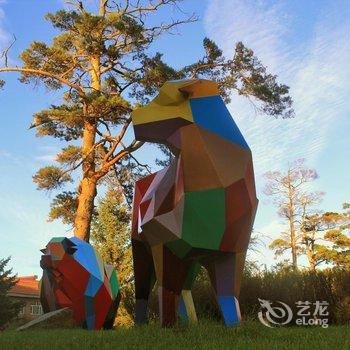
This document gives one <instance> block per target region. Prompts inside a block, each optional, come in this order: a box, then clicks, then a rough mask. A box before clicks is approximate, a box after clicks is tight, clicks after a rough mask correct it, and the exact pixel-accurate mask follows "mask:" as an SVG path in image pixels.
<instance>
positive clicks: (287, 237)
mask: <svg viewBox="0 0 350 350" xmlns="http://www.w3.org/2000/svg"><path fill="white" fill-rule="evenodd" d="M264 176H265V178H266V180H267V182H266V185H265V189H264V193H265V194H266V195H268V196H272V197H273V199H274V204H275V205H276V206H277V208H278V214H279V216H280V217H281V218H283V219H284V221H285V222H286V223H287V230H286V231H285V232H281V233H280V238H277V239H275V240H274V241H273V242H272V243H271V244H270V248H271V249H273V250H274V251H275V254H276V255H281V254H283V253H284V252H285V251H287V250H290V251H291V256H292V266H293V268H294V269H297V268H298V255H299V254H301V253H302V252H303V248H304V247H303V246H302V244H303V237H304V239H305V232H303V230H302V227H303V222H304V221H305V220H306V218H307V216H308V215H309V214H310V211H311V210H312V209H313V206H314V205H315V204H317V203H319V202H320V200H321V198H322V196H323V193H322V192H312V191H310V190H309V184H310V182H312V181H314V180H315V179H316V178H317V177H318V176H317V172H316V170H314V169H308V168H306V167H304V159H299V160H297V161H295V162H293V163H290V164H288V168H287V170H286V171H285V172H280V171H269V172H267V173H265V175H264Z"/></svg>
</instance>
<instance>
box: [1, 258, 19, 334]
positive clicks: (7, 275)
mask: <svg viewBox="0 0 350 350" xmlns="http://www.w3.org/2000/svg"><path fill="white" fill-rule="evenodd" d="M9 261H10V258H7V259H0V329H1V328H3V327H5V326H6V325H7V324H8V323H9V322H10V321H12V320H13V319H14V318H16V317H17V316H18V314H19V311H20V309H21V307H22V302H21V301H18V300H15V299H13V298H10V297H8V296H7V293H8V292H9V291H10V289H11V288H12V287H13V286H14V285H15V284H16V283H17V276H16V275H12V269H6V266H7V264H8V262H9Z"/></svg>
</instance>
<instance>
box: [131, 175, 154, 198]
mask: <svg viewBox="0 0 350 350" xmlns="http://www.w3.org/2000/svg"><path fill="white" fill-rule="evenodd" d="M156 175H157V173H153V174H151V175H148V176H146V177H144V178H142V179H141V180H139V181H137V182H136V186H137V187H138V189H139V190H140V194H141V196H144V194H145V193H146V192H147V190H148V188H149V186H150V185H151V183H152V181H153V179H154V177H155V176H156Z"/></svg>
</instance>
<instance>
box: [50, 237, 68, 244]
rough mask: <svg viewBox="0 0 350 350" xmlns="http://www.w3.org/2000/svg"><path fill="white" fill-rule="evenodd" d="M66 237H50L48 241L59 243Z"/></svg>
mask: <svg viewBox="0 0 350 350" xmlns="http://www.w3.org/2000/svg"><path fill="white" fill-rule="evenodd" d="M65 238H66V237H53V238H51V239H50V242H49V243H60V242H62V241H63V240H64V239H65Z"/></svg>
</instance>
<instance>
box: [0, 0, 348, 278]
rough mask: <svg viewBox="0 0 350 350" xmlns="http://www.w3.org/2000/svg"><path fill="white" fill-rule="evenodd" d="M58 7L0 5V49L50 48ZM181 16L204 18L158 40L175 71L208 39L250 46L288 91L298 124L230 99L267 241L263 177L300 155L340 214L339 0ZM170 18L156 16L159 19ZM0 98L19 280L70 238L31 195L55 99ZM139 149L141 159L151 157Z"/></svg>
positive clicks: (344, 125) (0, 200)
mask: <svg viewBox="0 0 350 350" xmlns="http://www.w3.org/2000/svg"><path fill="white" fill-rule="evenodd" d="M93 2H94V1H93V0H91V3H92V4H93ZM63 6H64V1H62V0H51V1H40V0H5V1H4V0H0V49H1V48H2V47H6V45H7V44H8V42H10V41H11V36H12V33H14V34H15V35H16V37H17V41H16V45H15V47H14V49H13V50H12V51H11V56H10V62H11V64H12V65H16V64H18V65H19V64H20V62H19V60H18V54H19V53H20V52H21V51H22V50H23V49H25V48H26V47H27V46H28V45H29V44H30V42H31V41H32V40H33V39H35V40H42V41H49V40H50V38H51V37H52V35H54V33H55V31H54V30H53V29H52V28H51V27H50V25H49V23H47V22H46V21H45V20H44V19H43V16H44V15H45V14H46V13H47V12H49V11H55V10H57V9H60V8H62V7H63ZM183 9H184V10H185V11H187V12H193V11H194V12H196V13H197V14H198V15H199V17H200V20H199V21H198V22H197V23H195V24H191V25H187V26H184V27H182V28H181V29H180V33H181V35H174V36H165V37H163V38H162V39H161V40H160V41H159V43H157V46H156V47H154V50H160V51H161V52H163V53H164V58H165V60H166V61H167V62H168V63H170V64H172V65H175V66H181V65H183V64H187V63H191V62H192V61H193V60H195V59H196V58H198V57H200V56H201V54H202V49H201V41H202V39H203V38H204V36H208V37H210V38H212V39H214V40H215V41H216V42H217V43H218V44H219V46H220V47H221V48H222V49H223V50H224V53H225V55H226V56H227V57H230V56H232V52H233V48H234V43H235V42H237V41H243V42H244V43H245V44H246V45H247V46H249V47H250V48H252V49H253V50H254V51H255V53H256V54H257V55H258V57H259V58H260V59H261V60H262V61H263V63H264V64H266V65H267V66H268V68H269V70H270V71H271V72H272V73H274V74H277V75H279V77H280V79H279V80H280V81H281V82H284V83H286V84H288V85H290V87H291V95H292V97H293V99H294V101H295V111H296V117H295V118H294V119H291V120H281V119H272V118H269V117H266V116H263V115H256V113H255V112H254V109H253V108H252V106H251V105H250V104H249V103H248V102H247V101H246V100H244V99H242V98H239V97H237V96H234V97H233V100H232V103H231V104H230V106H229V109H230V111H231V113H232V115H234V117H235V120H236V122H237V124H238V125H239V127H240V128H241V130H242V132H243V134H244V135H245V137H246V139H247V141H248V143H249V144H250V146H251V148H252V151H253V157H254V161H255V172H256V181H257V186H258V197H259V199H260V207H259V210H258V213H257V219H256V224H255V229H256V231H257V232H259V233H260V234H261V237H262V239H263V241H264V242H265V243H268V242H269V241H270V239H272V238H274V237H276V236H277V235H278V233H279V232H280V230H281V228H282V227H281V222H280V219H279V218H278V217H277V215H276V214H275V208H274V207H273V206H272V204H271V202H269V200H268V199H267V198H266V197H265V196H264V195H263V194H262V192H261V190H262V188H263V185H264V181H263V178H262V174H263V173H264V172H265V171H268V170H274V169H276V170H278V169H283V168H284V167H285V165H286V164H287V162H289V161H293V160H295V159H297V158H301V157H303V158H306V160H307V164H308V165H309V166H311V167H314V168H316V169H317V171H318V173H319V175H320V178H319V179H318V180H317V181H316V182H315V183H314V188H315V189H318V190H323V191H325V192H326V196H325V198H324V201H323V203H322V208H323V209H324V210H339V209H340V207H341V204H342V203H343V202H345V201H349V200H350V185H349V170H350V169H349V161H348V159H349V151H350V145H349V144H350V143H349V132H350V118H349V113H350V102H349V98H348V96H350V83H349V81H350V65H349V62H350V37H349V35H348V33H350V20H349V18H350V2H348V1H346V0H343V1H339V0H338V1H337V0H327V1H326V0H309V1H303V0H295V1H291V0H289V1H264V0H255V1H250V0H244V1H243V0H240V1H239V0H207V1H201V0H191V1H190V0H187V1H184V3H183ZM171 15H172V14H171V13H169V14H168V13H164V14H162V16H163V17H165V16H171ZM6 80H7V85H6V88H5V90H3V91H1V92H0V120H1V124H0V125H1V126H0V174H1V175H0V208H1V210H0V242H1V243H0V257H5V256H8V255H11V256H12V266H13V267H14V271H15V272H18V273H19V274H20V275H23V274H33V273H36V274H40V267H39V265H38V261H39V259H40V252H39V249H40V248H42V247H43V246H44V245H45V244H46V242H47V241H48V240H49V238H50V237H52V236H54V235H68V236H69V235H70V231H69V228H68V227H65V226H64V225H62V224H61V223H60V222H55V223H48V222H47V221H46V218H47V213H48V210H49V202H50V197H49V196H48V195H46V194H45V193H43V192H39V191H37V190H36V188H35V185H34V184H33V182H32V175H33V174H34V173H35V172H36V170H37V169H38V168H39V167H41V166H43V165H45V164H47V163H48V162H51V161H52V159H53V156H54V154H55V153H56V151H57V150H58V149H59V144H58V143H57V142H55V141H54V140H51V139H45V138H40V139H38V138H36V137H35V134H34V132H33V131H29V130H28V126H29V125H30V123H31V116H32V114H33V113H35V112H36V111H39V110H41V109H43V108H46V107H48V106H49V105H50V104H52V103H57V102H58V101H59V97H58V95H55V94H51V93H49V92H48V91H46V90H45V89H42V88H35V89H33V87H31V86H26V85H22V84H20V83H19V82H18V81H17V80H16V76H15V75H7V76H6ZM146 152H147V151H146V150H145V151H143V154H141V155H142V156H144V157H145V158H147V159H149V158H150V155H149V154H146ZM260 250H261V252H260V253H254V254H252V258H254V259H256V260H258V261H259V263H261V264H267V265H268V266H270V265H271V264H274V263H275V260H274V259H273V253H272V252H271V251H269V250H268V249H267V248H264V247H261V248H260Z"/></svg>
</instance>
